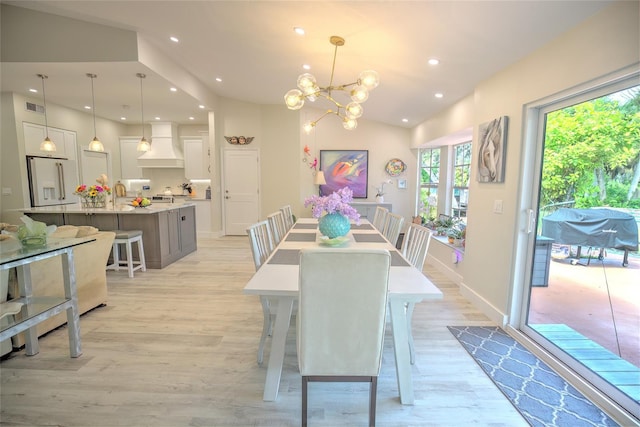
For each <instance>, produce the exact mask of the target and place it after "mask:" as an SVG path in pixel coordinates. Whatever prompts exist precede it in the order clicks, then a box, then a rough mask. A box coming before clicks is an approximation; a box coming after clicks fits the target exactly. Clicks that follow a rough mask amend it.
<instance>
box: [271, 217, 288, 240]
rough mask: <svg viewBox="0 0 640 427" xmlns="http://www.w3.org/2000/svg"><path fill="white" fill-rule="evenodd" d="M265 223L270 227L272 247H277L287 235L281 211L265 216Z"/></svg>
mask: <svg viewBox="0 0 640 427" xmlns="http://www.w3.org/2000/svg"><path fill="white" fill-rule="evenodd" d="M267 221H269V225H270V226H271V235H272V237H273V243H274V245H277V244H278V243H280V241H281V240H282V239H283V238H284V235H285V234H287V230H286V227H285V225H284V215H283V214H282V211H277V212H274V213H272V214H270V215H267Z"/></svg>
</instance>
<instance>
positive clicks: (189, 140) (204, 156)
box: [183, 132, 210, 179]
mask: <svg viewBox="0 0 640 427" xmlns="http://www.w3.org/2000/svg"><path fill="white" fill-rule="evenodd" d="M183 145H184V147H183V148H184V150H183V151H184V176H185V178H187V179H209V178H210V177H209V136H208V134H207V133H206V132H203V133H202V135H201V136H200V137H185V138H184V139H183Z"/></svg>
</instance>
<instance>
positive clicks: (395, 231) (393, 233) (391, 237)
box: [382, 212, 404, 246]
mask: <svg viewBox="0 0 640 427" xmlns="http://www.w3.org/2000/svg"><path fill="white" fill-rule="evenodd" d="M403 224H404V217H403V216H400V215H398V214H394V213H391V212H389V213H388V214H387V219H386V221H385V225H384V231H383V232H382V234H383V235H384V237H386V239H387V240H388V241H389V243H391V244H392V245H393V246H395V245H396V243H397V242H398V236H400V230H402V225H403Z"/></svg>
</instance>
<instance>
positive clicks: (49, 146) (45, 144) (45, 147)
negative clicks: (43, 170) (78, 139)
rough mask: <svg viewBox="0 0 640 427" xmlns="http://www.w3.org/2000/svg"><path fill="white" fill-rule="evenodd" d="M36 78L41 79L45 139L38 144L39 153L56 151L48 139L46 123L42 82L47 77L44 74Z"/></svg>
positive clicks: (54, 145) (45, 106) (47, 125)
mask: <svg viewBox="0 0 640 427" xmlns="http://www.w3.org/2000/svg"><path fill="white" fill-rule="evenodd" d="M38 77H40V78H41V79H42V103H43V104H44V131H45V135H46V136H45V138H44V141H42V142H41V143H40V150H41V151H56V144H54V143H53V141H52V140H50V139H49V123H48V122H47V97H46V96H45V94H44V80H45V79H48V78H49V77H48V76H45V75H44V74H38Z"/></svg>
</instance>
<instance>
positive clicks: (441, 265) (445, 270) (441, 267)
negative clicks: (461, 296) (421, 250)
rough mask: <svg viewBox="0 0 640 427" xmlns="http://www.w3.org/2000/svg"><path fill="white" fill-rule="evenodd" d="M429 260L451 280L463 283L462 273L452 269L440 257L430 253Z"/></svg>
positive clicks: (457, 283) (458, 283) (459, 284)
mask: <svg viewBox="0 0 640 427" xmlns="http://www.w3.org/2000/svg"><path fill="white" fill-rule="evenodd" d="M427 262H428V263H429V264H431V265H433V266H434V267H436V268H437V269H438V271H440V272H441V273H442V274H444V275H445V276H447V278H448V279H449V280H453V281H454V282H455V283H456V285H458V286H461V285H462V275H460V274H458V273H457V272H456V271H455V270H452V269H451V267H449V266H448V265H447V264H445V263H444V262H442V261H440V260H439V259H438V258H436V257H434V256H431V255H428V259H427Z"/></svg>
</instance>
